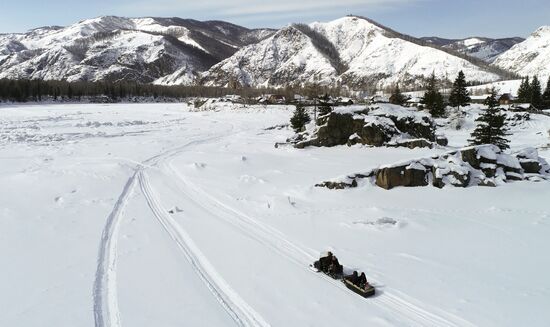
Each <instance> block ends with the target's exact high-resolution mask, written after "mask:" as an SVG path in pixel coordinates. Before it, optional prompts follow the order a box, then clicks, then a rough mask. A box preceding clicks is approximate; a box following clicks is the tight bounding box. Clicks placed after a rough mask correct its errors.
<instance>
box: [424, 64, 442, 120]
mask: <svg viewBox="0 0 550 327" xmlns="http://www.w3.org/2000/svg"><path fill="white" fill-rule="evenodd" d="M420 103H422V104H423V105H424V106H425V107H426V109H428V111H429V112H430V114H432V116H433V117H443V116H444V115H445V104H444V102H443V96H442V95H441V93H440V92H439V90H438V89H437V82H436V79H435V73H432V76H431V77H430V79H429V81H428V85H427V86H426V93H424V97H422V100H421V101H420Z"/></svg>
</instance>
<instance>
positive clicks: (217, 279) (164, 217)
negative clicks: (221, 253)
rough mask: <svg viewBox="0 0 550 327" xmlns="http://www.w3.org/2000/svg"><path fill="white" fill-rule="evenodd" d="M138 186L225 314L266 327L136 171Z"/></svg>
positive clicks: (238, 320) (263, 321)
mask: <svg viewBox="0 0 550 327" xmlns="http://www.w3.org/2000/svg"><path fill="white" fill-rule="evenodd" d="M138 176H139V184H140V187H141V190H142V192H143V195H144V196H145V198H146V199H147V204H148V205H149V208H150V209H151V211H152V212H153V214H154V216H155V218H156V219H157V220H158V222H159V223H160V224H161V225H162V227H163V228H164V230H165V231H166V232H167V233H168V235H170V238H171V239H172V240H173V241H174V242H175V243H176V244H177V246H178V248H179V249H180V251H181V252H182V253H183V255H184V256H185V258H186V259H187V261H189V263H190V264H191V265H192V266H193V270H195V272H196V273H197V275H198V276H199V277H200V279H201V280H202V281H203V282H204V284H205V285H206V286H207V287H208V289H209V290H210V292H211V293H212V294H213V295H214V296H215V297H216V299H217V300H218V302H219V303H220V304H221V305H222V306H223V308H224V309H225V310H226V311H227V313H228V314H229V315H230V316H231V318H233V320H235V322H236V323H237V324H238V325H239V326H269V324H268V323H267V322H266V321H265V320H264V319H263V318H262V317H261V316H260V315H259V314H258V313H257V312H256V311H254V310H253V309H252V308H251V307H250V306H249V305H248V304H247V303H246V302H245V301H244V300H243V299H242V298H241V297H240V296H239V295H238V294H237V292H235V291H234V290H233V289H232V288H231V287H230V286H229V285H228V284H227V282H226V281H225V280H224V279H223V278H222V277H221V276H220V275H219V274H218V272H217V271H216V270H215V268H214V267H213V266H212V264H211V263H210V262H209V261H208V259H207V258H206V257H205V256H204V255H203V254H202V252H201V251H200V249H199V248H198V246H197V245H196V244H195V243H194V242H193V240H192V239H191V237H190V236H189V235H188V234H187V232H186V231H185V230H183V229H182V228H181V227H180V226H179V225H178V224H177V222H176V221H174V219H173V218H172V217H171V216H170V215H168V211H167V210H166V208H164V207H163V206H162V204H161V203H160V200H159V198H158V196H157V194H156V192H155V191H154V189H153V188H152V186H151V184H150V183H149V180H148V177H147V174H146V172H145V171H143V170H142V171H140V172H139V175H138Z"/></svg>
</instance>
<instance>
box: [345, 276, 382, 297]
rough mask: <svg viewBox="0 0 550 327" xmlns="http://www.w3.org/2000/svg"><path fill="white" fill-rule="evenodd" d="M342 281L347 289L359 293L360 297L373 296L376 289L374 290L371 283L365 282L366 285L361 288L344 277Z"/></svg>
mask: <svg viewBox="0 0 550 327" xmlns="http://www.w3.org/2000/svg"><path fill="white" fill-rule="evenodd" d="M342 282H343V283H344V285H346V287H347V288H348V289H349V290H351V291H352V292H354V293H356V294H358V295H361V296H362V297H369V296H373V295H374V294H375V293H376V291H375V290H374V287H372V285H370V284H368V283H367V286H366V287H365V288H364V289H363V288H360V287H359V286H357V285H355V284H353V283H352V282H350V281H348V280H346V279H343V280H342Z"/></svg>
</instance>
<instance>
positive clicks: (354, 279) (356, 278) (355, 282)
mask: <svg viewBox="0 0 550 327" xmlns="http://www.w3.org/2000/svg"><path fill="white" fill-rule="evenodd" d="M345 279H346V280H347V281H349V282H350V283H352V284H353V285H359V275H358V274H357V270H354V271H353V274H351V275H349V276H346V277H345Z"/></svg>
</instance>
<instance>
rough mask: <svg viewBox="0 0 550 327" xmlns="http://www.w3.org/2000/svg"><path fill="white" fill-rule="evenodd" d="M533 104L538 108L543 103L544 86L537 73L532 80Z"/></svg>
mask: <svg viewBox="0 0 550 327" xmlns="http://www.w3.org/2000/svg"><path fill="white" fill-rule="evenodd" d="M531 104H532V105H533V106H535V107H537V108H538V107H539V106H540V105H541V104H542V86H541V85H540V82H539V79H538V77H537V76H536V75H535V77H533V81H532V82H531Z"/></svg>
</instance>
